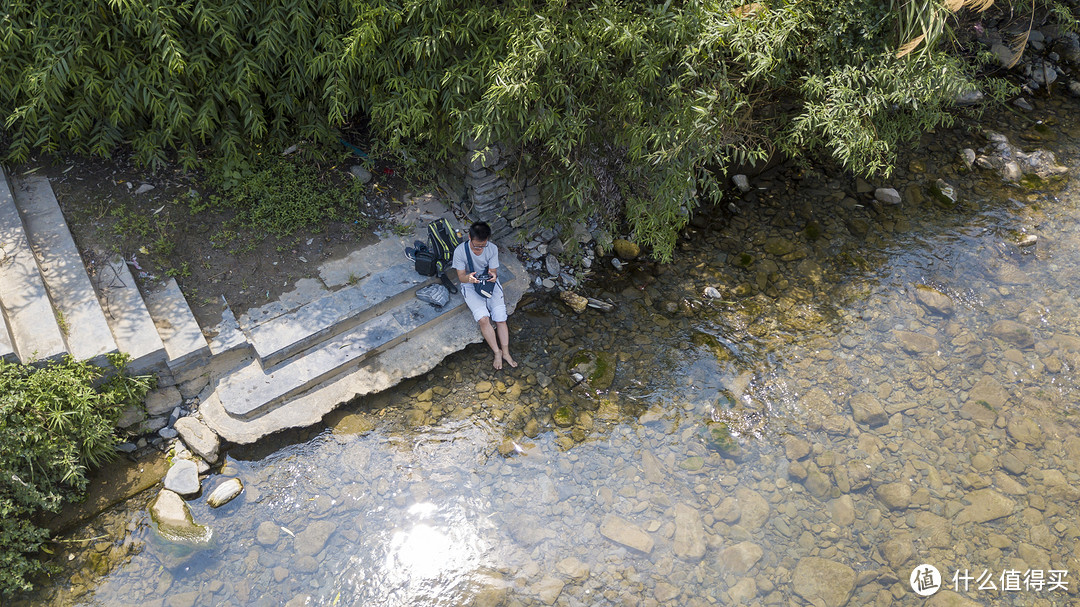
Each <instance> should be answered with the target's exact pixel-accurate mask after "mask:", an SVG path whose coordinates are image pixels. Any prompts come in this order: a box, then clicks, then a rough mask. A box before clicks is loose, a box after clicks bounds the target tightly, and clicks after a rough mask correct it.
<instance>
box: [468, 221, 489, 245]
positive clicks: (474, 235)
mask: <svg viewBox="0 0 1080 607" xmlns="http://www.w3.org/2000/svg"><path fill="white" fill-rule="evenodd" d="M488 238H491V226H489V225H488V224H487V222H486V221H477V222H474V223H473V224H472V225H471V226H469V240H476V241H479V242H484V241H485V240H487V239H488Z"/></svg>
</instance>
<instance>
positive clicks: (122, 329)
mask: <svg viewBox="0 0 1080 607" xmlns="http://www.w3.org/2000/svg"><path fill="white" fill-rule="evenodd" d="M93 282H94V286H95V287H96V288H97V297H98V303H99V304H100V305H101V309H102V310H103V311H104V312H105V320H106V321H108V323H109V328H110V329H111V330H112V334H113V338H114V339H115V340H116V346H117V348H119V349H120V351H121V352H123V353H125V354H128V355H130V356H131V361H130V362H129V363H128V369H130V370H131V371H132V372H133V373H147V372H158V371H165V370H167V369H168V367H167V366H166V364H165V361H166V360H167V359H168V355H167V354H166V353H165V344H164V343H162V341H161V336H160V335H158V332H157V328H156V327H155V326H154V319H152V318H150V311H149V310H147V309H146V303H145V302H144V301H143V298H142V294H141V293H139V287H138V285H136V284H135V279H134V277H132V275H131V270H129V269H128V267H127V263H125V262H124V260H122V259H120V258H116V259H112V260H110V261H109V262H108V263H106V264H104V265H103V266H102V267H101V268H100V269H99V270H98V271H97V273H96V274H95V275H94V277H93Z"/></svg>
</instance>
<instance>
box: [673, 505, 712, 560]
mask: <svg viewBox="0 0 1080 607" xmlns="http://www.w3.org/2000/svg"><path fill="white" fill-rule="evenodd" d="M673 548H674V551H675V556H677V557H679V558H681V559H684V560H697V559H700V558H701V557H703V556H705V525H704V524H702V522H701V514H700V513H698V511H697V510H696V509H695V508H692V507H690V506H688V505H686V504H678V505H676V506H675V540H674V546H673Z"/></svg>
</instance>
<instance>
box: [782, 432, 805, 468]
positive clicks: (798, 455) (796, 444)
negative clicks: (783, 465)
mask: <svg viewBox="0 0 1080 607" xmlns="http://www.w3.org/2000/svg"><path fill="white" fill-rule="evenodd" d="M784 454H785V455H786V456H787V458H788V459H789V460H791V461H793V462H794V461H797V460H800V459H802V458H804V457H806V456H807V455H810V443H808V442H807V441H805V440H803V439H801V438H799V437H797V436H791V435H789V436H788V437H787V438H785V439H784Z"/></svg>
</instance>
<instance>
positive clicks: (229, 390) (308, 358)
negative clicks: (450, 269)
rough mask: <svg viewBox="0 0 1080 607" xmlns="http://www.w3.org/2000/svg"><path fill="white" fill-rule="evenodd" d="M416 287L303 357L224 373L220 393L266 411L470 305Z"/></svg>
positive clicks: (244, 411)
mask: <svg viewBox="0 0 1080 607" xmlns="http://www.w3.org/2000/svg"><path fill="white" fill-rule="evenodd" d="M514 279H515V278H514V275H513V273H511V272H510V271H509V270H506V271H504V276H503V281H504V283H510V282H513V281H514ZM415 291H416V289H412V290H410V291H409V292H408V293H409V298H408V299H407V300H406V301H404V302H403V303H400V304H399V305H397V306H396V307H394V308H392V309H390V310H388V311H386V312H384V313H382V314H380V315H378V316H375V317H374V318H371V319H369V320H367V321H366V322H364V323H361V324H360V325H358V326H356V327H355V328H354V329H352V330H351V331H347V332H345V333H342V334H340V335H338V336H336V337H334V338H332V339H330V340H327V341H325V342H322V343H320V344H319V345H317V346H315V347H313V348H311V349H308V350H305V351H304V352H303V355H302V356H298V357H295V358H293V359H291V360H288V361H286V362H284V363H281V364H279V365H277V366H271V367H263V366H262V365H260V364H259V362H258V361H251V362H250V363H248V364H247V365H245V366H244V367H242V368H241V369H240V370H238V371H237V372H236V373H234V374H232V375H230V376H228V377H225V378H223V379H222V380H221V382H220V383H219V384H218V387H217V395H218V397H219V399H220V400H221V402H222V403H223V406H224V407H225V410H226V411H227V412H228V413H229V414H230V415H233V416H236V417H241V418H250V417H257V416H259V415H261V414H264V413H266V412H267V411H269V410H271V409H273V408H274V406H276V405H278V404H280V403H282V402H284V401H286V400H288V399H290V398H293V397H295V396H297V395H298V394H300V393H302V392H304V391H306V390H309V389H311V388H312V387H314V386H316V385H318V384H319V383H321V382H323V381H325V380H327V379H329V378H332V377H334V376H336V375H339V374H341V373H344V372H345V371H347V370H349V369H355V367H356V366H357V365H358V364H359V363H361V362H363V361H364V360H365V359H367V358H369V357H371V356H373V355H375V354H378V353H379V352H382V351H383V350H386V349H387V348H392V347H394V346H396V345H397V344H399V343H401V342H403V341H405V340H406V339H408V338H410V336H412V335H414V334H415V333H417V332H419V331H421V330H424V329H427V328H429V327H431V326H432V325H434V324H437V323H438V322H439V321H441V320H443V319H445V318H447V317H448V316H450V315H451V314H452V313H453V312H454V311H456V310H457V309H458V308H459V307H464V305H465V302H464V300H463V299H462V298H461V296H460V295H453V296H451V297H450V301H449V302H448V303H447V304H446V305H445V306H443V307H441V308H436V307H435V306H432V305H431V304H428V303H425V302H422V301H420V300H418V299H416V297H415ZM474 330H475V326H474Z"/></svg>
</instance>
